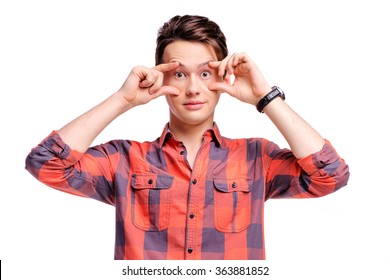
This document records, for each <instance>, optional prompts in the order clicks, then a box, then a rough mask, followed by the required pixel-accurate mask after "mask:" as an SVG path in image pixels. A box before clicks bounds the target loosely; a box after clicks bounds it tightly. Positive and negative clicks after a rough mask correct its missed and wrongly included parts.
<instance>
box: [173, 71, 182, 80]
mask: <svg viewBox="0 0 390 280" xmlns="http://www.w3.org/2000/svg"><path fill="white" fill-rule="evenodd" d="M175 77H176V78H179V79H182V78H184V74H183V73H182V72H176V73H175Z"/></svg>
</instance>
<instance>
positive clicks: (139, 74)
mask: <svg viewBox="0 0 390 280" xmlns="http://www.w3.org/2000/svg"><path fill="white" fill-rule="evenodd" d="M178 66H179V63H178V62H171V63H165V64H160V65H157V66H155V67H153V68H148V67H144V66H136V67H134V68H133V69H132V71H131V72H130V74H129V76H128V77H127V79H126V81H125V82H124V84H123V85H122V87H121V88H120V89H119V91H118V92H117V93H118V94H120V95H122V97H123V98H124V99H125V100H126V102H128V104H129V106H131V107H135V106H137V105H141V104H146V103H148V102H149V101H151V100H152V99H154V98H157V97H159V96H161V95H166V94H173V95H178V94H180V92H179V90H178V89H177V88H175V87H171V86H163V79H164V74H163V73H164V72H168V71H171V70H174V69H175V68H177V67H178Z"/></svg>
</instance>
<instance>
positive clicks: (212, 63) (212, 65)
mask: <svg viewBox="0 0 390 280" xmlns="http://www.w3.org/2000/svg"><path fill="white" fill-rule="evenodd" d="M220 65H221V61H210V62H209V67H210V68H213V69H217V68H218V67H219V66H220ZM226 74H227V71H226V70H222V71H218V76H221V77H222V78H225V77H226Z"/></svg>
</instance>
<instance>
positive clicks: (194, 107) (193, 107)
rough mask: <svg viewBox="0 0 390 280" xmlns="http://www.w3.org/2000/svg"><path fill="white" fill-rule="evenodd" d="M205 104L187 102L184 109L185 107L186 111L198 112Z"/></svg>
mask: <svg viewBox="0 0 390 280" xmlns="http://www.w3.org/2000/svg"><path fill="white" fill-rule="evenodd" d="M204 104H205V102H202V101H188V102H186V103H184V104H183V105H184V107H186V108H187V109H188V110H198V109H200V108H202V107H203V105H204Z"/></svg>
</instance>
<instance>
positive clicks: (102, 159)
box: [26, 131, 115, 204]
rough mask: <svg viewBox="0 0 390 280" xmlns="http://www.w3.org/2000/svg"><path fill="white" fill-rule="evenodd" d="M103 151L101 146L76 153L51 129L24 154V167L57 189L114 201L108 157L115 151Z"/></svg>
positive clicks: (111, 167) (104, 149)
mask: <svg viewBox="0 0 390 280" xmlns="http://www.w3.org/2000/svg"><path fill="white" fill-rule="evenodd" d="M106 150H107V147H104V146H103V145H102V146H97V147H95V148H90V149H88V151H87V152H85V153H80V152H78V151H76V150H72V149H71V148H70V147H69V146H68V145H67V144H65V143H64V141H63V140H62V139H61V137H60V135H59V134H58V133H57V132H56V131H53V132H52V133H51V134H50V135H49V136H48V137H47V138H45V139H44V140H43V141H42V142H41V143H40V144H39V145H38V146H36V147H35V148H33V149H32V150H31V152H30V153H29V154H28V156H27V158H26V169H27V170H28V171H29V172H30V173H31V174H32V175H33V176H34V177H35V178H36V179H38V180H39V181H40V182H42V183H44V184H46V185H48V186H50V187H52V188H55V189H57V190H60V191H63V192H66V193H70V194H73V195H78V196H82V197H89V198H93V199H96V200H99V201H102V202H105V203H108V204H114V203H115V201H114V200H115V195H114V190H113V183H112V178H113V171H112V169H113V166H112V163H113V162H114V161H113V160H112V158H115V155H113V154H115V153H111V154H109V153H107V152H106ZM109 156H110V158H109Z"/></svg>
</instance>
